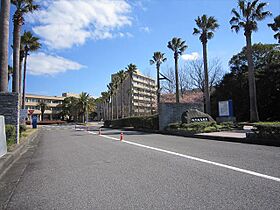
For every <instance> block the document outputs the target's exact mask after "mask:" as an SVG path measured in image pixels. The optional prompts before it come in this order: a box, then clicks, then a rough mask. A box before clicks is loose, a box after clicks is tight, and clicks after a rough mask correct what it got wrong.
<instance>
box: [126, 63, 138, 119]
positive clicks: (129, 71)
mask: <svg viewBox="0 0 280 210" xmlns="http://www.w3.org/2000/svg"><path fill="white" fill-rule="evenodd" d="M125 70H126V73H127V74H128V76H129V78H130V84H129V85H130V88H129V91H130V92H129V93H128V94H129V115H130V117H131V116H132V94H133V90H132V79H133V74H134V73H136V72H137V66H136V65H135V64H132V63H131V64H129V65H128V66H127V67H126V68H125Z"/></svg>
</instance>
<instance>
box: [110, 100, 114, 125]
mask: <svg viewBox="0 0 280 210" xmlns="http://www.w3.org/2000/svg"><path fill="white" fill-rule="evenodd" d="M113 101H114V97H113V95H112V96H111V119H112V120H113V119H114V106H113Z"/></svg>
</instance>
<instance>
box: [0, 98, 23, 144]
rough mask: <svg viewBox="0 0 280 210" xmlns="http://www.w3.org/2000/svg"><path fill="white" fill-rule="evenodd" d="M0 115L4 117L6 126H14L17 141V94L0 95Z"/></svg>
mask: <svg viewBox="0 0 280 210" xmlns="http://www.w3.org/2000/svg"><path fill="white" fill-rule="evenodd" d="M0 115H3V116H4V117H5V124H6V125H8V124H9V125H14V126H16V133H17V141H18V140H19V95H18V94H17V93H0Z"/></svg>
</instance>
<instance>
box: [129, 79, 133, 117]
mask: <svg viewBox="0 0 280 210" xmlns="http://www.w3.org/2000/svg"><path fill="white" fill-rule="evenodd" d="M130 91H131V92H130V94H129V116H130V117H131V116H132V94H133V91H132V75H131V76H130Z"/></svg>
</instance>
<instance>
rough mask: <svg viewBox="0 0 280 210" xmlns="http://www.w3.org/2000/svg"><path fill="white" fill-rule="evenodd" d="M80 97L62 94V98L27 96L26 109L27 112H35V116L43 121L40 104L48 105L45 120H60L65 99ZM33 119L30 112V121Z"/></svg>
mask: <svg viewBox="0 0 280 210" xmlns="http://www.w3.org/2000/svg"><path fill="white" fill-rule="evenodd" d="M71 96H72V97H78V96H79V95H78V94H73V93H62V96H43V95H35V94H26V98H25V100H26V102H25V108H26V109H27V110H34V111H33V113H32V114H33V115H37V116H38V119H39V120H40V121H41V120H42V116H41V110H40V106H39V102H44V103H46V104H47V109H46V110H45V112H44V120H58V119H60V113H61V111H62V102H63V100H64V98H65V97H71ZM30 118H31V113H30V111H28V120H30Z"/></svg>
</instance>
